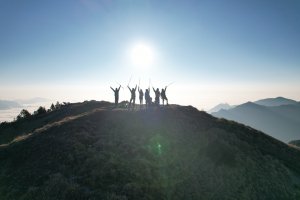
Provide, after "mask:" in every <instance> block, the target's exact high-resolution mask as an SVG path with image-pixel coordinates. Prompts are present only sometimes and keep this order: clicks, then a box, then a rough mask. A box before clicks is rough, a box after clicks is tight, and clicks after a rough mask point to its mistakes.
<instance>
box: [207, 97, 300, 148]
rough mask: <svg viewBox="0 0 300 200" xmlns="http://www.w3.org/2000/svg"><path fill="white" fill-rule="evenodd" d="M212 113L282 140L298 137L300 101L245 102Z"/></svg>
mask: <svg viewBox="0 0 300 200" xmlns="http://www.w3.org/2000/svg"><path fill="white" fill-rule="evenodd" d="M212 115H214V116H215V117H219V118H225V119H229V120H234V121H237V122H240V123H243V124H246V125H249V126H251V127H253V128H255V129H258V130H261V131H263V132H265V133H267V134H269V135H270V136H272V137H274V138H276V139H279V140H281V141H284V142H289V141H291V140H297V139H300V103H299V102H297V101H294V100H291V99H286V98H283V97H277V98H268V99H262V100H258V101H255V102H247V103H244V104H241V105H238V106H236V107H234V108H230V109H227V110H225V109H222V110H219V111H218V112H214V113H212Z"/></svg>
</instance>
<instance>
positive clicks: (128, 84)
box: [127, 75, 132, 86]
mask: <svg viewBox="0 0 300 200" xmlns="http://www.w3.org/2000/svg"><path fill="white" fill-rule="evenodd" d="M131 79H132V75H131V77H130V79H129V82H128V84H127V86H129V84H130V82H131Z"/></svg>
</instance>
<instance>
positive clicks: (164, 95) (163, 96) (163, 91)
mask: <svg viewBox="0 0 300 200" xmlns="http://www.w3.org/2000/svg"><path fill="white" fill-rule="evenodd" d="M167 87H168V86H166V87H165V89H161V93H160V95H161V98H162V101H163V105H165V100H166V101H167V105H169V101H168V98H167V96H166V91H167Z"/></svg>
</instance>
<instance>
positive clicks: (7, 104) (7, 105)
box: [0, 97, 50, 110]
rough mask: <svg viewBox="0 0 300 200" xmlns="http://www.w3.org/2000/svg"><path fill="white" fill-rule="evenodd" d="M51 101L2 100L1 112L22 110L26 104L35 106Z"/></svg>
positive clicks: (0, 103) (39, 99)
mask: <svg viewBox="0 0 300 200" xmlns="http://www.w3.org/2000/svg"><path fill="white" fill-rule="evenodd" d="M49 101H50V100H49V99H45V98H41V97H35V98H32V99H17V100H0V110H8V109H11V108H20V107H22V106H23V105H25V104H35V103H42V102H49Z"/></svg>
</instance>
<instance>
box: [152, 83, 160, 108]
mask: <svg viewBox="0 0 300 200" xmlns="http://www.w3.org/2000/svg"><path fill="white" fill-rule="evenodd" d="M152 88H153V91H154V93H155V104H156V105H157V106H159V99H160V92H159V89H158V88H157V89H156V90H155V89H154V87H152Z"/></svg>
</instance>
